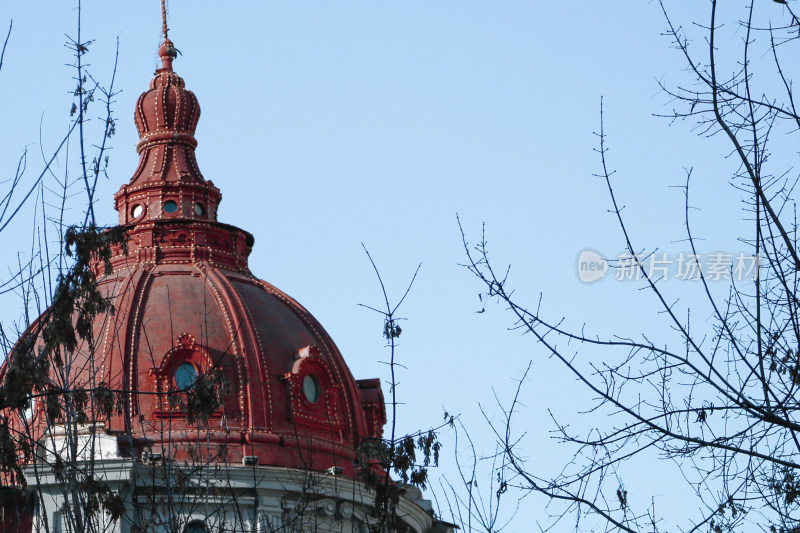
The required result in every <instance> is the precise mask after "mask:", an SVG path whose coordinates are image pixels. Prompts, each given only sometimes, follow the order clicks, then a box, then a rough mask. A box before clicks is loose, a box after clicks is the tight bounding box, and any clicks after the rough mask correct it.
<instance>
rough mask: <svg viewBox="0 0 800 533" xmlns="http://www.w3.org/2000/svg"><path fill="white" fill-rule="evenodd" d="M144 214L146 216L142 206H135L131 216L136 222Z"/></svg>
mask: <svg viewBox="0 0 800 533" xmlns="http://www.w3.org/2000/svg"><path fill="white" fill-rule="evenodd" d="M142 214H144V207H142V204H136V205H135V206H133V209H131V216H132V217H133V219H134V220H136V219H137V218H139V217H140V216H142Z"/></svg>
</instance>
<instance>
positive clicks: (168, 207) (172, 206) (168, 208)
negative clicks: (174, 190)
mask: <svg viewBox="0 0 800 533" xmlns="http://www.w3.org/2000/svg"><path fill="white" fill-rule="evenodd" d="M177 211H178V202H176V201H175V200H167V201H166V202H164V212H165V213H168V214H170V215H171V214H172V213H176V212H177Z"/></svg>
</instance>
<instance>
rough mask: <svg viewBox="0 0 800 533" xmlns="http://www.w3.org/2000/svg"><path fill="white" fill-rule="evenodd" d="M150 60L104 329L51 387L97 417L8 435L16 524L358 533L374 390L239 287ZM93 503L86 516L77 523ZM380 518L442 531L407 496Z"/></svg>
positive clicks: (212, 193) (187, 106)
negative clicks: (16, 489)
mask: <svg viewBox="0 0 800 533" xmlns="http://www.w3.org/2000/svg"><path fill="white" fill-rule="evenodd" d="M159 56H160V58H161V62H162V66H161V68H159V69H158V70H157V71H156V73H155V77H154V78H153V79H152V81H151V82H150V87H149V89H148V90H147V91H146V92H145V93H143V94H142V95H141V96H140V97H139V99H138V102H137V104H136V110H135V121H136V126H137V128H138V132H139V136H140V141H139V143H138V145H137V150H138V152H139V165H138V167H137V168H136V170H135V172H134V173H133V177H132V178H131V179H130V181H129V182H128V183H127V184H125V185H123V186H122V187H121V188H120V190H119V191H118V192H117V193H116V194H115V196H114V200H115V204H114V205H115V208H116V210H117V211H118V213H119V223H120V225H121V226H123V227H125V228H127V242H126V245H125V246H122V245H119V244H118V245H115V246H114V247H113V248H112V253H111V256H110V259H109V261H110V265H111V268H110V272H108V271H107V270H104V264H103V262H102V261H100V260H98V261H97V263H96V264H95V266H94V268H95V270H96V272H97V274H98V279H99V285H98V288H99V290H100V291H101V293H102V295H103V296H104V298H105V299H107V300H108V301H109V302H111V303H112V304H113V306H114V312H113V313H110V312H109V313H103V314H100V315H98V316H97V318H95V320H94V323H93V330H92V333H93V334H92V339H91V342H88V341H84V342H83V343H82V344H80V345H79V346H78V348H77V349H76V350H75V351H74V352H73V353H72V354H70V358H69V360H68V361H64V362H63V365H62V366H59V372H58V373H55V371H51V378H50V379H51V381H52V386H53V388H54V390H58V391H61V392H63V391H73V390H82V391H91V392H94V391H97V390H99V389H100V390H108V391H111V392H113V398H112V399H113V402H114V409H112V410H110V411H109V413H108V414H107V415H106V416H103V415H101V414H100V413H101V410H100V409H97V408H96V406H94V404H93V403H92V402H98V401H99V400H97V397H96V396H92V395H90V399H89V400H88V401H85V402H84V404H82V405H85V406H87V407H86V409H87V413H88V415H86V416H83V417H81V416H77V417H73V418H69V419H68V417H66V416H64V417H63V419H59V420H58V421H53V420H52V419H51V418H50V416H49V414H48V412H47V411H48V406H47V404H46V401H44V399H40V401H37V402H35V403H33V404H32V405H31V407H30V409H29V413H27V414H24V415H21V416H20V417H16V418H15V417H13V416H12V417H10V418H9V421H8V424H10V425H11V426H12V430H15V431H21V430H22V427H21V426H20V427H17V428H14V427H13V426H14V425H15V424H17V425H20V424H21V419H22V418H23V417H24V418H25V419H26V420H27V421H29V423H27V426H26V427H30V428H32V430H31V431H32V434H33V438H34V439H35V442H36V445H37V450H36V453H35V457H34V458H32V459H30V460H29V462H28V464H27V465H26V466H25V468H24V474H25V478H26V481H27V486H28V490H29V491H30V492H31V493H32V494H33V496H34V497H33V499H32V502H33V503H32V505H29V506H28V507H27V508H26V509H28V511H27V512H29V516H28V515H26V516H28V517H27V518H25V517H23V518H20V519H19V520H17V521H16V522H15V523H16V524H18V525H19V526H20V528H21V529H23V530H24V529H28V530H30V529H32V530H33V531H51V532H67V531H76V530H77V529H82V530H85V531H90V530H96V531H106V532H111V531H114V532H119V533H129V532H145V531H148V532H149V531H164V532H175V533H179V532H183V533H200V532H203V531H209V532H211V531H214V532H216V531H252V532H268V531H287V532H289V531H292V532H294V531H342V532H369V531H374V530H375V526H374V524H373V522H372V520H373V519H372V518H371V516H370V510H371V508H372V503H373V497H374V496H373V495H372V494H371V493H368V492H367V491H366V490H365V489H364V488H363V486H362V485H361V483H360V482H359V481H358V479H359V467H358V465H359V464H361V465H362V466H363V465H364V464H365V463H364V461H361V462H359V460H358V449H359V446H360V445H361V444H362V443H363V442H365V440H369V439H379V438H380V437H381V436H382V431H383V425H384V423H385V422H386V413H385V407H384V400H383V394H382V392H381V387H380V381H379V380H378V379H367V380H357V379H355V378H354V377H353V376H352V374H351V373H350V370H349V369H348V367H347V364H346V363H345V360H344V358H343V357H342V354H341V353H340V352H339V350H338V349H337V347H336V345H335V344H334V342H333V341H332V340H331V338H330V337H329V336H328V334H327V333H326V332H325V330H324V329H323V327H322V326H321V325H320V324H319V323H318V322H317V321H316V319H315V318H314V317H313V316H312V315H311V314H310V313H309V312H308V311H307V310H306V309H304V308H303V307H302V306H301V305H300V304H299V303H297V302H296V301H295V300H293V299H292V298H291V297H290V296H288V295H287V294H285V293H284V292H282V291H281V290H279V289H277V288H276V287H274V286H272V285H270V284H269V283H267V282H265V281H262V280H260V279H259V278H257V277H256V276H255V275H253V274H252V273H251V272H250V270H249V268H248V263H247V258H248V255H249V254H250V251H251V249H252V247H253V246H254V242H255V239H254V237H253V236H252V235H251V234H250V233H248V232H247V231H244V230H242V229H239V228H236V227H234V226H231V225H228V224H225V223H223V222H220V221H218V219H217V210H218V206H219V204H220V201H221V199H222V195H221V192H220V190H219V189H218V188H217V187H216V186H215V185H214V184H213V183H212V182H211V181H210V180H206V179H205V178H204V177H203V175H202V174H201V172H200V169H199V168H198V165H197V161H196V159H195V148H196V146H197V140H196V139H195V136H194V134H195V127H196V126H197V123H198V119H199V117H200V106H199V104H198V100H197V97H196V96H195V95H194V93H192V92H191V91H189V90H188V89H186V87H185V83H184V81H183V79H181V77H179V76H178V75H177V74H176V73H175V72H174V71H173V68H172V63H173V60H174V59H175V57H176V50H175V47H174V45H173V43H172V42H171V41H170V40H169V39H168V38H167V34H166V31H165V32H164V40H163V43H162V45H161V47H160V49H159ZM7 369H8V367H7V365H4V366H3V367H2V370H0V378H2V379H5V378H6V377H7V376H6V372H7ZM201 389H202V390H201ZM73 400H74V398H73ZM90 407H91V409H90ZM366 464H367V466H366V467H365V468H376V467H375V466H374V462H373V463H372V466H369V464H370V463H369V461H368V462H367V463H366ZM65 469H76V470H78V471H80V472H81V476H82V477H81V478H80V479H82V480H83V481H81V483H82V484H81V485H80V486H79V487H76V486H74V485H70V484H68V483H65V481H64V480H65V479H66V476H65V474H64V471H65ZM94 481H97V482H101V483H103V484H106V485H104V486H107V487H108V490H107V491H106V489H102V490H101V491H100V492H102V494H101V496H102V498H101V497H100V496H96V495H93V494H90V492H91V490H92V487H93V486H92V485H91V484H92V483H93V482H94ZM109 495H111V496H114V497H115V498H116V500H115V499H114V498H111V499H109V498H107V497H108V496H109ZM93 498H96V501H97V502H99V503H97V505H96V507H97V508H99V509H100V510H99V512H97V513H96V514H95V515H93V516H89V515H84V514H83V511H76V509H78V508H79V507H80V506H84V507H83V508H90V507H91V506H92V505H94V503H93V502H95V499H93ZM104 498H105V499H104ZM12 500H13V498H6V499H5V500H4V501H5V502H6V506H8V505H10V504H9V503H8V502H11V501H12ZM14 501H16V500H14ZM108 501H112V502H113V501H116V502H117V505H116V507H114V506H109V505H106V504H107V502H108ZM16 503H17V504H18V503H19V502H16ZM76 506H77V507H76ZM4 511H6V512H5V514H4V517H5V516H12V514H11V511H10V509H4ZM397 511H398V515H399V516H400V517H401V520H402V522H403V523H404V525H405V527H406V528H407V530H408V531H413V532H416V533H423V532H428V531H447V530H448V529H447V526H446V525H445V524H443V523H439V522H436V521H435V520H434V519H433V518H432V513H431V508H430V504H429V503H428V502H426V501H424V500H422V496H421V493H419V491H418V490H416V489H413V488H410V487H409V489H408V491H407V492H406V493H405V496H403V497H401V498H400V501H399V503H398V507H397ZM4 520H8V519H7V518H4ZM28 521H29V522H30V524H29V525H28ZM76 524H78V525H76ZM90 526H91V527H90Z"/></svg>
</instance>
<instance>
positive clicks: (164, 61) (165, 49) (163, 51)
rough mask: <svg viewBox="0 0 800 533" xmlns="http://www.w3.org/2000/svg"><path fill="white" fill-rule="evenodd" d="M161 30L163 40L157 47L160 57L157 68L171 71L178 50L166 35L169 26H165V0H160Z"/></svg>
mask: <svg viewBox="0 0 800 533" xmlns="http://www.w3.org/2000/svg"><path fill="white" fill-rule="evenodd" d="M161 31H162V33H163V34H164V41H163V42H162V43H161V47H160V48H159V49H158V55H159V56H160V57H161V68H160V69H159V70H161V71H166V72H172V60H173V59H175V58H176V57H177V56H178V50H177V49H176V48H175V45H173V44H172V41H170V40H169V37H168V36H167V34H168V33H169V28H168V27H167V0H161Z"/></svg>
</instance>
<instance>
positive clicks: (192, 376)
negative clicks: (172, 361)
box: [175, 363, 197, 390]
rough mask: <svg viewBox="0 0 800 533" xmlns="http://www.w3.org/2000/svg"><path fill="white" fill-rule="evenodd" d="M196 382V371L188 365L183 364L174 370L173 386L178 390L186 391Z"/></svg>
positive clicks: (192, 366)
mask: <svg viewBox="0 0 800 533" xmlns="http://www.w3.org/2000/svg"><path fill="white" fill-rule="evenodd" d="M195 381H197V369H196V368H195V367H194V365H192V364H190V363H183V364H182V365H181V366H179V367H178V368H177V369H175V386H176V387H177V388H178V390H186V389H188V388H189V387H191V386H192V385H194V382H195Z"/></svg>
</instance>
